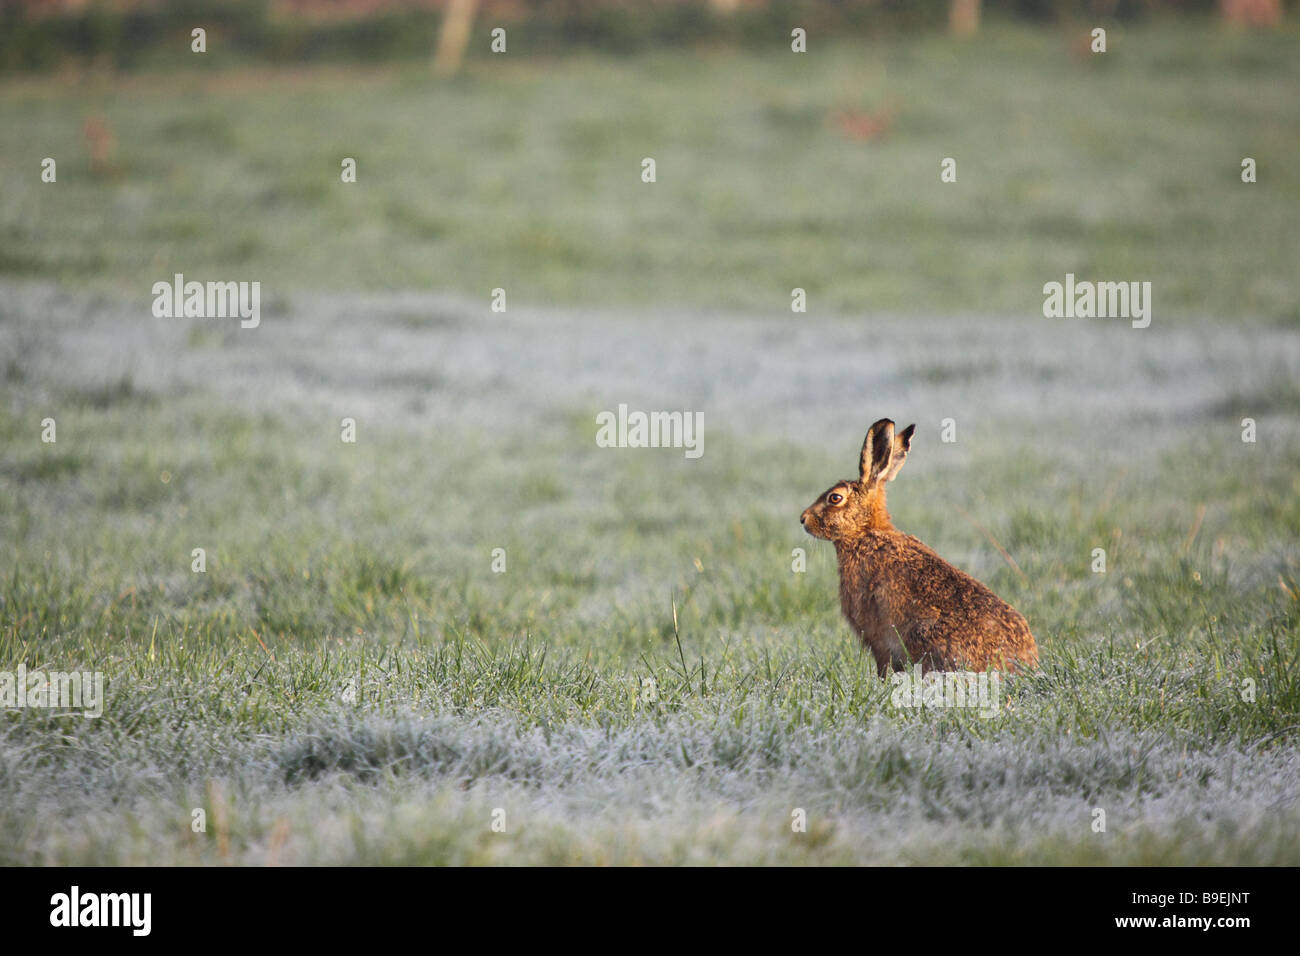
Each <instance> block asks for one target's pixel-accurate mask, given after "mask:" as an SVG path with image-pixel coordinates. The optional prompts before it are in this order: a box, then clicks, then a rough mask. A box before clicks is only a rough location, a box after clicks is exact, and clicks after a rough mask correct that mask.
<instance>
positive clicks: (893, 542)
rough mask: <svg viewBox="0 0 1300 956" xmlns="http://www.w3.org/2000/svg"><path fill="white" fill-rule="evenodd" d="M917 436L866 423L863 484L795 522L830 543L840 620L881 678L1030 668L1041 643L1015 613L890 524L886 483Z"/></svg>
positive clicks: (817, 504) (846, 486) (841, 487)
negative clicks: (912, 668) (916, 668)
mask: <svg viewBox="0 0 1300 956" xmlns="http://www.w3.org/2000/svg"><path fill="white" fill-rule="evenodd" d="M915 429H916V426H915V425H910V426H908V427H907V428H905V429H904V430H903V431H901V432H898V433H897V434H895V432H894V423H893V422H892V421H890V420H889V419H887V418H882V419H881V420H880V421H878V422H876V423H875V424H874V425H872V426H871V430H870V431H868V432H867V437H866V441H864V442H863V444H862V457H861V461H860V463H859V479H858V480H857V481H840V482H837V483H836V484H834V485H832V486H831V487H830V488H828V489H827V490H826V492H825V493H824V494H822V496H821V497H820V498H818V499H817V500H816V501H814V502H813V503H812V505H811V506H809V508H808V509H807V510H806V511H804V513H803V516H802V517H801V518H800V519H799V520H800V522H801V523H802V524H803V526H804V529H805V530H806V531H807V532H808V533H809V534H811V535H813V536H814V537H818V538H825V539H826V540H828V541H830V542H832V543H833V544H834V545H835V553H836V555H837V557H838V558H839V565H840V607H841V609H842V610H843V611H844V616H845V617H846V618H848V621H849V624H850V625H851V626H852V627H853V630H854V631H856V632H857V634H858V636H859V637H860V638H861V639H862V642H863V643H864V644H865V645H866V646H867V647H868V648H870V650H871V653H872V655H873V656H874V657H875V659H876V669H877V670H878V671H879V673H880V675H881V676H882V677H883V676H885V675H886V674H887V673H888V672H889V671H891V670H902V669H904V668H906V667H907V666H908V665H909V664H910V663H920V665H921V667H922V670H923V671H931V670H938V671H950V670H977V671H982V670H989V669H990V668H997V669H1000V670H1007V671H1014V670H1016V668H1017V667H1025V666H1028V667H1033V666H1034V665H1036V664H1037V663H1038V645H1037V644H1036V643H1035V642H1034V636H1033V634H1031V633H1030V632H1029V625H1028V624H1026V623H1025V619H1024V618H1023V617H1021V615H1020V613H1019V612H1018V611H1016V610H1015V609H1014V608H1013V607H1011V606H1010V605H1009V604H1007V603H1006V602H1005V601H1003V600H1002V599H1001V598H999V597H998V596H997V595H996V594H994V593H993V592H992V591H990V590H989V589H988V588H987V587H985V586H984V585H983V584H981V583H980V582H979V581H976V580H975V579H974V578H973V577H971V576H970V575H969V574H966V573H965V572H964V571H960V570H958V569H957V568H954V567H953V566H952V565H951V564H949V563H948V562H947V561H945V560H944V559H943V558H941V557H939V556H938V555H937V554H935V553H934V552H933V551H931V550H930V549H929V548H927V547H926V546H925V545H924V544H922V543H921V542H920V541H918V540H917V539H916V538H913V537H912V536H911V535H908V534H904V533H903V532H901V531H899V530H897V529H896V528H895V527H894V525H893V523H892V522H891V521H890V520H889V512H888V511H887V510H886V508H885V483H886V482H888V481H892V480H893V479H894V476H895V475H897V474H898V470H899V469H900V468H902V467H903V462H904V461H905V460H906V459H907V453H908V450H909V449H910V447H911V443H912V432H913V431H914V430H915Z"/></svg>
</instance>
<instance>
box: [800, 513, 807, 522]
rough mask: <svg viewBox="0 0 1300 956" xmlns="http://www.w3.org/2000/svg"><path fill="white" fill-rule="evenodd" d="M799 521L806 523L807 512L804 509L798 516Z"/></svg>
mask: <svg viewBox="0 0 1300 956" xmlns="http://www.w3.org/2000/svg"><path fill="white" fill-rule="evenodd" d="M799 523H800V524H807V523H808V512H807V511H805V512H804V513H803V514H801V515H800V516H799Z"/></svg>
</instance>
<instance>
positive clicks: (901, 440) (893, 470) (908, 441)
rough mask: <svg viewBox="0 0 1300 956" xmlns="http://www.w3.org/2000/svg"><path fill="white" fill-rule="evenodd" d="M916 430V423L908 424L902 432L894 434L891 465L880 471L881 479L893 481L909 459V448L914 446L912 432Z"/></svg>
mask: <svg viewBox="0 0 1300 956" xmlns="http://www.w3.org/2000/svg"><path fill="white" fill-rule="evenodd" d="M914 431H916V426H915V425H908V426H907V427H906V428H904V429H903V430H902V431H901V432H899V433H898V434H897V435H895V436H894V452H893V454H892V455H891V456H890V458H889V467H888V468H886V469H885V470H884V471H882V472H881V473H880V480H881V481H893V480H894V476H895V475H897V474H898V470H899V469H900V468H902V467H903V462H905V461H907V452H908V449H910V448H911V447H912V432H914Z"/></svg>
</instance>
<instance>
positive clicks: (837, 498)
mask: <svg viewBox="0 0 1300 956" xmlns="http://www.w3.org/2000/svg"><path fill="white" fill-rule="evenodd" d="M826 500H827V501H829V502H830V503H831V504H833V505H837V504H839V503H840V502H841V501H843V500H844V496H843V495H842V494H840V493H839V492H838V491H836V492H832V493H831V496H830V497H829V498H827V499H826Z"/></svg>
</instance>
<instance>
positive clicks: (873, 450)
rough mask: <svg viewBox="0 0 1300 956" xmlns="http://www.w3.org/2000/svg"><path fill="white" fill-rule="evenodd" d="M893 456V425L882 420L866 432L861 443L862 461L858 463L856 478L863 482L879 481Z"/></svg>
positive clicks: (884, 419)
mask: <svg viewBox="0 0 1300 956" xmlns="http://www.w3.org/2000/svg"><path fill="white" fill-rule="evenodd" d="M893 455H894V423H893V422H892V421H890V420H889V419H888V418H882V419H881V420H880V421H878V422H876V423H875V424H874V425H872V426H871V428H869V429H868V430H867V437H866V440H865V441H863V443H862V459H861V461H859V462H858V476H859V477H860V478H861V479H862V480H863V481H864V482H871V481H877V480H879V478H880V476H881V474H883V473H884V471H885V470H886V469H887V468H888V467H889V459H890V458H892V457H893Z"/></svg>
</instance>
